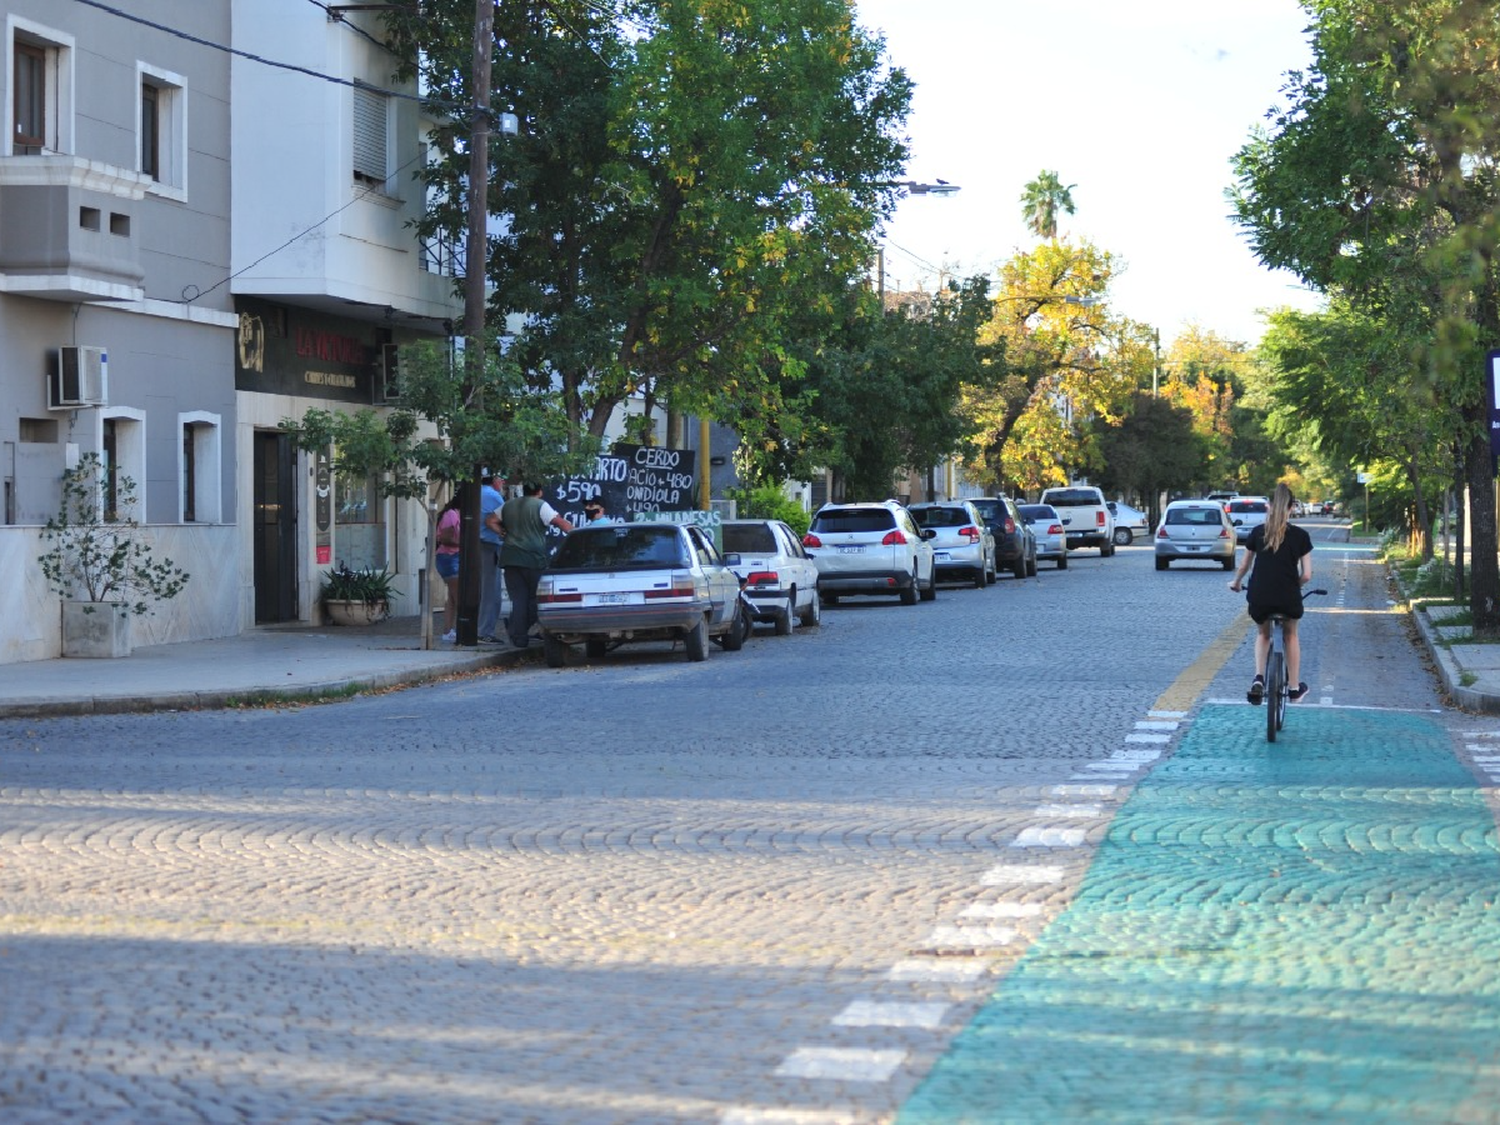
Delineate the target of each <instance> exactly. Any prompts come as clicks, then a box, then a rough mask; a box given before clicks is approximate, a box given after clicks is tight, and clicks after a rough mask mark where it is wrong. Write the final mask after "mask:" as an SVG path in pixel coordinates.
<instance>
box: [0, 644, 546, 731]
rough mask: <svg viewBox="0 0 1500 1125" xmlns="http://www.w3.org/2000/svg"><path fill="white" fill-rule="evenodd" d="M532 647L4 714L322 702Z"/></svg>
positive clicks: (66, 702)
mask: <svg viewBox="0 0 1500 1125" xmlns="http://www.w3.org/2000/svg"><path fill="white" fill-rule="evenodd" d="M536 655H537V654H536V653H534V652H529V651H528V652H517V651H516V650H514V649H511V650H509V651H499V652H494V653H486V654H484V655H478V654H476V655H474V656H472V657H469V658H468V659H466V660H457V661H454V662H452V663H450V664H445V665H443V666H442V667H430V666H429V667H426V668H412V669H408V670H404V671H399V672H378V673H375V674H373V675H365V676H358V677H349V678H338V679H331V680H321V681H318V682H316V683H304V684H298V685H297V686H295V687H271V686H251V685H242V686H240V687H234V688H215V689H212V690H209V691H185V692H164V693H155V694H150V695H131V696H126V695H112V696H82V697H79V698H76V699H49V700H37V701H32V702H25V701H20V702H15V703H3V702H0V719H50V718H66V717H69V716H79V715H128V714H147V713H151V712H157V711H208V710H223V709H226V708H229V707H234V706H239V705H248V706H281V705H286V706H307V705H311V704H314V703H318V702H323V701H331V700H330V697H335V698H336V699H337V700H338V701H342V700H345V699H349V698H353V697H354V696H357V695H359V694H361V693H362V692H364V691H383V690H386V689H389V688H402V687H416V686H417V685H419V684H426V683H432V682H434V681H436V680H442V679H447V678H448V677H449V676H454V675H461V674H465V673H470V672H483V671H485V670H487V669H490V668H501V667H506V666H513V665H518V664H523V663H532V662H534V660H535V657H536Z"/></svg>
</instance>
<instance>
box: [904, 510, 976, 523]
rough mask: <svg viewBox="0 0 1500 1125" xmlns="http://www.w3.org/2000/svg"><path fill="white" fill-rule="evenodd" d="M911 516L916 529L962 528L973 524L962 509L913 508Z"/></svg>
mask: <svg viewBox="0 0 1500 1125" xmlns="http://www.w3.org/2000/svg"><path fill="white" fill-rule="evenodd" d="M911 514H912V518H913V519H915V520H916V521H917V526H918V527H962V526H963V525H964V524H966V523H973V522H974V521H973V520H971V519H969V513H968V512H966V511H964V509H962V508H913V509H912V510H911Z"/></svg>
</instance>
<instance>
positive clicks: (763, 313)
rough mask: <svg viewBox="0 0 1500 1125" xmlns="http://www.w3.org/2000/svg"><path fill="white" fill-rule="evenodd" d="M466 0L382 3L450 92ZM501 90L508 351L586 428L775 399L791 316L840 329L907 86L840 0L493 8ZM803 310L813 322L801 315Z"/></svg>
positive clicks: (886, 199)
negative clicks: (518, 120)
mask: <svg viewBox="0 0 1500 1125" xmlns="http://www.w3.org/2000/svg"><path fill="white" fill-rule="evenodd" d="M463 9H464V5H463V4H462V3H461V2H459V0H439V2H438V3H434V4H431V5H423V11H422V15H421V17H420V18H419V19H418V18H415V17H394V18H393V26H394V27H396V28H398V29H399V34H400V36H401V37H402V41H403V43H404V50H405V53H406V55H407V57H411V58H416V57H418V51H419V49H420V51H422V52H423V53H424V54H423V57H426V58H429V59H431V60H432V62H433V67H432V74H433V81H432V82H430V83H429V88H430V89H432V91H433V94H434V97H440V98H441V99H442V100H443V101H444V102H445V103H450V104H451V103H456V104H463V103H464V101H465V97H464V93H465V83H466V80H465V76H464V73H463V68H462V66H461V65H460V64H459V61H458V60H459V58H460V57H461V55H462V52H463V49H464V42H463V35H462V30H463V22H464V16H463ZM496 35H497V36H498V38H499V39H500V41H501V43H502V47H501V49H500V50H499V51H497V62H496V68H495V83H494V89H495V93H496V99H497V101H498V102H499V103H501V104H503V105H506V106H509V107H512V108H514V109H515V110H516V111H517V112H518V113H519V114H520V115H521V117H522V120H523V128H522V131H521V136H519V137H518V138H517V139H516V140H515V141H514V142H511V143H508V144H506V145H505V146H497V147H500V151H498V152H497V154H496V157H495V161H494V166H495V178H494V183H493V189H492V191H491V195H490V198H491V200H492V201H493V203H492V207H493V210H494V211H495V212H496V214H497V215H501V216H504V217H505V221H506V229H505V231H504V233H502V234H501V235H500V236H499V237H497V238H495V239H494V240H493V242H492V246H491V253H490V260H489V262H488V263H487V266H488V270H489V274H490V277H491V279H492V281H493V282H494V286H495V294H496V296H495V298H494V301H495V308H496V309H497V310H498V309H501V308H504V309H522V310H524V311H525V312H526V313H527V325H526V328H525V330H524V332H523V333H522V335H521V336H520V338H519V339H518V340H517V341H516V344H515V347H514V354H515V356H516V358H517V360H518V362H520V364H521V365H522V368H523V370H524V371H525V372H526V375H527V378H528V380H529V382H530V384H531V385H532V386H533V387H534V388H536V389H538V390H544V389H547V388H550V387H551V386H552V385H553V384H554V382H555V383H556V384H557V385H558V386H559V387H560V392H561V396H562V402H563V404H564V408H565V410H566V412H567V415H568V417H570V418H572V419H574V420H575V421H578V422H581V423H584V424H586V426H587V427H588V429H589V430H590V432H592V433H593V434H595V435H601V434H602V433H603V432H604V428H605V425H606V423H607V421H608V419H609V417H610V414H611V412H612V411H613V409H614V408H615V407H616V406H618V405H619V404H620V403H621V402H623V401H624V400H625V399H626V398H627V397H628V396H631V395H637V394H638V395H642V396H644V398H645V401H646V403H647V404H648V407H653V406H655V405H657V404H665V405H666V406H668V407H670V408H671V409H675V410H684V411H696V412H700V413H708V414H711V415H713V416H716V417H719V418H721V419H724V420H732V419H734V418H736V417H737V416H738V415H739V413H740V412H741V411H742V410H743V411H750V412H755V413H758V414H764V413H765V412H767V411H768V410H775V409H779V407H780V406H781V405H782V402H783V400H782V399H781V397H780V396H779V395H778V393H777V386H776V383H777V379H778V377H779V376H780V374H781V373H782V371H783V369H784V356H785V349H786V348H787V346H788V344H789V343H791V342H792V341H791V340H790V339H789V331H790V329H791V328H792V327H793V326H794V325H795V326H796V327H798V328H799V329H800V330H808V329H811V330H813V331H815V332H822V333H828V332H832V331H835V330H836V328H837V325H838V312H839V310H840V309H841V299H840V298H841V291H842V290H844V289H846V288H847V287H848V286H849V285H850V284H852V283H853V282H854V281H855V280H856V279H857V278H858V277H860V276H861V275H862V273H863V271H864V269H865V265H866V263H867V262H868V261H869V257H870V252H871V247H872V244H873V243H872V239H873V234H874V231H875V229H876V226H877V224H878V223H879V222H880V221H881V219H882V218H883V217H884V216H885V215H887V214H888V213H889V209H890V207H891V206H892V205H893V203H894V200H895V198H896V196H897V194H898V191H899V189H897V188H896V187H894V186H893V183H894V181H895V180H896V178H897V177H898V176H899V174H900V172H901V170H902V167H903V165H904V161H905V155H906V149H905V144H904V142H903V141H902V140H901V139H900V137H899V133H900V130H901V127H902V124H903V122H904V118H905V115H906V113H907V109H908V106H909V102H910V94H911V85H910V83H909V81H908V80H907V79H906V77H905V75H904V74H903V73H902V72H901V71H900V70H898V69H893V68H890V67H888V66H886V64H885V61H884V58H883V45H882V44H881V42H880V41H879V40H878V39H876V38H874V37H871V36H870V35H868V34H866V33H865V32H864V31H863V30H862V29H860V28H859V27H857V26H856V25H855V24H853V23H852V22H851V19H850V10H849V6H848V4H847V3H846V2H845V0H735V2H733V3H731V2H729V0H658V2H654V3H634V2H627V3H620V4H617V5H604V4H598V3H593V2H591V0H589V2H585V0H545V2H544V0H530V2H518V3H515V4H509V5H505V6H503V8H502V9H500V10H497V14H496ZM462 136H463V134H462V131H461V130H458V129H455V130H453V131H452V132H446V131H439V133H438V135H437V137H436V142H437V147H438V148H439V150H440V151H441V152H442V153H443V154H444V158H443V159H442V160H441V161H440V162H438V163H437V164H436V165H434V166H433V167H432V168H431V169H429V170H428V172H427V173H426V175H425V180H426V182H427V184H428V186H429V188H430V190H431V192H432V198H433V200H434V204H433V207H432V209H431V212H430V214H429V216H428V218H427V220H426V222H425V223H424V224H423V229H424V231H425V232H429V233H434V234H435V233H438V232H441V231H448V230H454V229H458V227H459V218H460V216H461V214H462V210H463V207H464V204H465V193H464V190H463V183H464V165H463V160H462V155H463V153H462ZM807 310H816V311H817V312H819V313H821V314H822V317H823V319H822V321H821V322H819V323H811V322H810V321H809V318H808V317H806V316H805V315H803V314H805V313H806V312H807Z"/></svg>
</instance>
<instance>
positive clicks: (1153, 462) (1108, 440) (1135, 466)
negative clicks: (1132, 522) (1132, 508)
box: [1099, 391, 1204, 514]
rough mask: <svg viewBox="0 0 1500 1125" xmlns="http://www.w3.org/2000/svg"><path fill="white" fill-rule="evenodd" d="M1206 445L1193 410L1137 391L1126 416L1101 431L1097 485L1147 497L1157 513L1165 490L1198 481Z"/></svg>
mask: <svg viewBox="0 0 1500 1125" xmlns="http://www.w3.org/2000/svg"><path fill="white" fill-rule="evenodd" d="M1203 446H1204V439H1203V438H1202V436H1201V435H1200V434H1198V433H1197V432H1196V430H1195V420H1194V418H1193V415H1192V412H1191V411H1190V410H1188V409H1187V408H1186V407H1184V406H1178V405H1176V404H1175V403H1173V402H1171V401H1169V400H1168V399H1165V398H1162V397H1161V396H1160V395H1152V394H1149V393H1147V392H1145V391H1136V392H1135V393H1134V394H1133V395H1132V396H1131V401H1130V407H1129V409H1128V411H1127V412H1126V414H1125V415H1124V417H1122V418H1121V419H1120V420H1119V421H1118V422H1117V423H1116V424H1115V425H1113V426H1108V427H1105V428H1104V429H1102V430H1101V431H1100V433H1099V451H1100V454H1101V456H1102V458H1103V468H1102V469H1101V470H1100V471H1099V486H1100V487H1101V488H1103V489H1104V491H1105V492H1106V493H1117V492H1118V493H1124V494H1126V495H1134V496H1140V497H1144V498H1145V502H1146V506H1147V508H1148V509H1150V510H1151V512H1152V513H1153V514H1154V513H1155V511H1156V508H1157V497H1158V496H1160V495H1161V494H1162V493H1163V492H1177V491H1181V490H1184V489H1186V488H1187V487H1188V486H1189V485H1190V484H1191V483H1192V482H1194V481H1196V480H1199V479H1200V477H1201V474H1202V471H1203Z"/></svg>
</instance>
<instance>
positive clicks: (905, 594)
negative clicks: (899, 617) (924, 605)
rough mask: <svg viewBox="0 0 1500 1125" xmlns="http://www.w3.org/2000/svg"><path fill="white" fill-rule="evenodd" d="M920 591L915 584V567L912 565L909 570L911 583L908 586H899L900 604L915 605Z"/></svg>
mask: <svg viewBox="0 0 1500 1125" xmlns="http://www.w3.org/2000/svg"><path fill="white" fill-rule="evenodd" d="M920 593H921V589H920V588H919V587H918V585H917V568H916V567H912V571H911V585H909V586H903V587H902V588H901V604H902V605H916V604H917V595H918V594H920Z"/></svg>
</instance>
